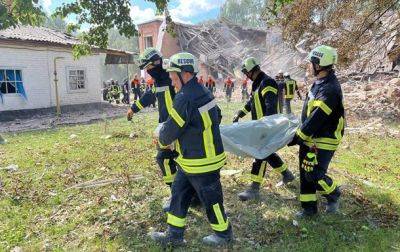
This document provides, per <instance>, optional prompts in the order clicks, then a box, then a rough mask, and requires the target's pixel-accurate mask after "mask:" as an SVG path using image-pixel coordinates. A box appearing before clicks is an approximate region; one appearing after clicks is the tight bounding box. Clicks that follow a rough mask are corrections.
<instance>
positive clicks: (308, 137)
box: [296, 129, 312, 141]
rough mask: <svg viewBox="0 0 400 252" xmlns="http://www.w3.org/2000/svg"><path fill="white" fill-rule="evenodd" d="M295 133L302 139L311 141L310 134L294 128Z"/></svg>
mask: <svg viewBox="0 0 400 252" xmlns="http://www.w3.org/2000/svg"><path fill="white" fill-rule="evenodd" d="M296 134H297V135H298V136H299V137H300V138H301V139H303V140H304V141H312V140H311V137H310V136H307V135H306V134H304V133H303V132H302V131H301V130H300V129H297V130H296Z"/></svg>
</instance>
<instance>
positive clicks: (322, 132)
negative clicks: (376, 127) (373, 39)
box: [288, 45, 345, 217]
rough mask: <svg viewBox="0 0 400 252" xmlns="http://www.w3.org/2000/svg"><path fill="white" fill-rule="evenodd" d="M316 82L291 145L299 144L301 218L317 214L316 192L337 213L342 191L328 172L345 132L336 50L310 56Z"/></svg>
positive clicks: (318, 49) (324, 48) (321, 50)
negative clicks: (318, 192)
mask: <svg viewBox="0 0 400 252" xmlns="http://www.w3.org/2000/svg"><path fill="white" fill-rule="evenodd" d="M309 60H310V62H311V63H310V66H311V67H312V72H313V75H314V76H315V77H316V79H317V80H316V81H315V82H314V83H313V85H312V86H311V89H310V91H309V92H308V95H307V97H306V100H305V101H304V106H303V111H302V115H301V121H302V125H301V126H300V128H299V129H298V130H297V132H296V135H295V137H294V138H293V140H292V141H291V142H290V143H289V144H288V145H289V146H292V145H296V144H298V145H300V150H299V163H300V202H301V206H302V208H303V210H302V211H300V212H299V213H297V216H298V217H305V216H312V215H315V214H317V196H316V191H320V192H321V194H322V195H323V196H324V197H325V198H326V199H327V202H328V204H327V207H326V212H327V213H335V212H337V210H338V206H339V205H338V201H339V198H340V189H339V187H338V186H337V185H336V183H335V181H333V180H332V178H331V177H329V176H328V175H327V174H326V173H327V170H328V166H329V163H330V162H331V160H332V157H333V155H334V153H335V150H336V149H337V147H338V145H339V143H340V142H341V139H342V137H343V133H344V125H345V119H344V107H343V95H342V90H341V87H340V83H339V81H338V79H337V78H336V75H335V72H334V70H333V66H334V65H335V64H336V63H337V60H338V55H337V52H336V49H334V48H332V47H329V46H325V45H322V46H318V47H316V48H315V49H314V50H312V51H311V53H310V54H309Z"/></svg>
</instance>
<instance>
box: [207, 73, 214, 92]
mask: <svg viewBox="0 0 400 252" xmlns="http://www.w3.org/2000/svg"><path fill="white" fill-rule="evenodd" d="M206 87H207V88H208V90H209V91H210V92H211V93H212V94H215V81H214V79H213V78H212V77H211V75H209V76H208V80H207V82H206Z"/></svg>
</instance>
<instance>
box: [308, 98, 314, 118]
mask: <svg viewBox="0 0 400 252" xmlns="http://www.w3.org/2000/svg"><path fill="white" fill-rule="evenodd" d="M313 104H314V99H311V100H309V101H308V103H307V117H309V116H310V114H311V111H312V110H313V108H314V106H313Z"/></svg>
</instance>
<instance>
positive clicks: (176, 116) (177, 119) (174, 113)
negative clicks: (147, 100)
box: [170, 107, 185, 128]
mask: <svg viewBox="0 0 400 252" xmlns="http://www.w3.org/2000/svg"><path fill="white" fill-rule="evenodd" d="M170 116H171V117H172V119H174V120H175V122H176V123H177V124H178V125H179V127H181V128H182V127H183V125H185V121H184V120H183V119H182V117H181V116H180V115H179V114H178V112H177V111H176V110H175V109H174V108H173V107H172V108H171V110H170Z"/></svg>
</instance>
